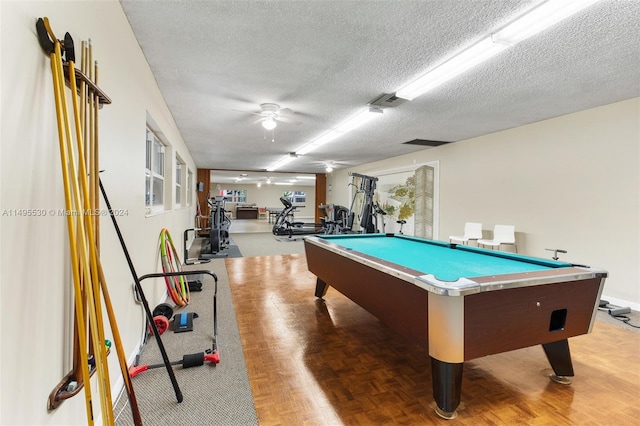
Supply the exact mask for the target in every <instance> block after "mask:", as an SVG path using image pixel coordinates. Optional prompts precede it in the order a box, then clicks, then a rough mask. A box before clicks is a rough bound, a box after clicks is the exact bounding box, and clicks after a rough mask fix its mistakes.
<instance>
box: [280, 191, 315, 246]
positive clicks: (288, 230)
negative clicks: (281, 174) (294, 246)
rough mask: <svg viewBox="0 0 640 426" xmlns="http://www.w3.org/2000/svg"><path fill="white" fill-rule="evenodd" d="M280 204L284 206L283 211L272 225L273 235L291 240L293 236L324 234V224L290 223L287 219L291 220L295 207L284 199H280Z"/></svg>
mask: <svg viewBox="0 0 640 426" xmlns="http://www.w3.org/2000/svg"><path fill="white" fill-rule="evenodd" d="M280 202H281V203H282V204H283V205H284V209H282V211H281V212H280V214H278V216H277V217H276V222H275V223H274V224H273V228H272V232H273V235H279V236H283V235H286V236H288V237H289V238H291V237H293V236H294V235H314V234H322V233H324V232H325V224H324V223H305V222H290V221H289V220H288V219H289V217H291V218H293V212H294V211H295V210H296V206H294V205H293V204H292V203H291V201H289V200H287V199H286V198H284V197H280Z"/></svg>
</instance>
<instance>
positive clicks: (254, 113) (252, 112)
mask: <svg viewBox="0 0 640 426" xmlns="http://www.w3.org/2000/svg"><path fill="white" fill-rule="evenodd" d="M229 111H233V112H240V113H242V114H253V115H262V113H261V112H255V111H242V110H239V109H231V110H229Z"/></svg>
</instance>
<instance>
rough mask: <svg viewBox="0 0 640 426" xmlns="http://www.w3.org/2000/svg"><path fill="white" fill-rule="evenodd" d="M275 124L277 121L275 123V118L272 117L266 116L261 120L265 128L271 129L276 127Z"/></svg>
mask: <svg viewBox="0 0 640 426" xmlns="http://www.w3.org/2000/svg"><path fill="white" fill-rule="evenodd" d="M277 125H278V123H276V120H274V119H273V117H267V118H265V119H264V120H262V127H264V128H265V129H267V130H273V129H275V128H276V126H277Z"/></svg>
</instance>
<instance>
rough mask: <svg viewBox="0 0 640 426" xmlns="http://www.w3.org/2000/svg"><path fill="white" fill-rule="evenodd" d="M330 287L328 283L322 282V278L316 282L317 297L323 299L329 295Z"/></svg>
mask: <svg viewBox="0 0 640 426" xmlns="http://www.w3.org/2000/svg"><path fill="white" fill-rule="evenodd" d="M328 288H329V286H328V285H327V283H325V282H324V281H322V280H321V279H320V278H318V279H317V280H316V297H320V298H323V297H324V295H325V294H327V289H328Z"/></svg>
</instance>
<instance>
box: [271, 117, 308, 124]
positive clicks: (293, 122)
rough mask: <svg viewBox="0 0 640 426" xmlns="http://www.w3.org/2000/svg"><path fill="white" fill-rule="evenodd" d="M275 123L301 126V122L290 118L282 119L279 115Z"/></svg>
mask: <svg viewBox="0 0 640 426" xmlns="http://www.w3.org/2000/svg"><path fill="white" fill-rule="evenodd" d="M276 121H282V122H283V123H288V124H298V125H300V124H302V121H299V120H295V119H293V118H291V117H283V116H281V115H279V116H278V117H276Z"/></svg>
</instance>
